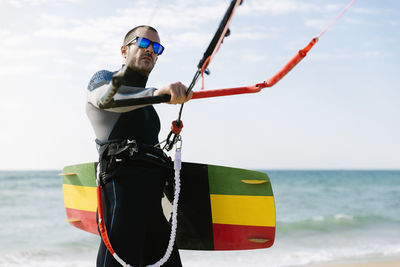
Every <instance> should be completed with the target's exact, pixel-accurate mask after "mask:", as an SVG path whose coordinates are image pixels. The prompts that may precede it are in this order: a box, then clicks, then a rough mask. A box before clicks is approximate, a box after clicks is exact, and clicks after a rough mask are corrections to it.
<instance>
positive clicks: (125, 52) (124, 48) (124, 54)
mask: <svg viewBox="0 0 400 267" xmlns="http://www.w3.org/2000/svg"><path fill="white" fill-rule="evenodd" d="M121 55H122V57H123V58H124V59H126V58H127V57H128V47H127V46H125V45H123V46H121Z"/></svg>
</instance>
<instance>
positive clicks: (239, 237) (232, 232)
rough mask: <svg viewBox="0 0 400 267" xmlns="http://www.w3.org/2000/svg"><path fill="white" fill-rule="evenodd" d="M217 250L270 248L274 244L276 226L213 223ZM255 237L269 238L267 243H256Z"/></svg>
mask: <svg viewBox="0 0 400 267" xmlns="http://www.w3.org/2000/svg"><path fill="white" fill-rule="evenodd" d="M213 232H214V249H215V250H243V249H257V248H269V247H271V246H272V245H273V244H274V239H275V227H266V226H246V225H231V224H218V223H213ZM249 238H250V239H251V238H253V239H269V241H268V242H266V243H255V242H251V241H249Z"/></svg>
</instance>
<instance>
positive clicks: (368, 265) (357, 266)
mask: <svg viewBox="0 0 400 267" xmlns="http://www.w3.org/2000/svg"><path fill="white" fill-rule="evenodd" d="M314 267H400V260H391V259H388V260H377V261H374V260H371V261H365V262H364V261H360V262H353V263H327V264H319V265H315V266H314Z"/></svg>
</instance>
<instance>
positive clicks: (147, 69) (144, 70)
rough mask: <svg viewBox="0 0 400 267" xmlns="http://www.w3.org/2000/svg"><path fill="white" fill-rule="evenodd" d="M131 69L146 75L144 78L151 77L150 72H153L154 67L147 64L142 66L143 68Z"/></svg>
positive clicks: (135, 67)
mask: <svg viewBox="0 0 400 267" xmlns="http://www.w3.org/2000/svg"><path fill="white" fill-rule="evenodd" d="M129 67H130V68H131V69H133V70H134V71H137V72H139V73H140V74H142V75H144V76H149V74H150V72H151V71H152V70H153V67H154V66H153V65H151V64H148V65H147V64H146V65H144V64H143V65H141V66H129Z"/></svg>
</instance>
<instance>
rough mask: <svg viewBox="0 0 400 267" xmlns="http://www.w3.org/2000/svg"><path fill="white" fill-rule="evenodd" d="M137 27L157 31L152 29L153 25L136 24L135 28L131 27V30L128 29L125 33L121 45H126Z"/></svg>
mask: <svg viewBox="0 0 400 267" xmlns="http://www.w3.org/2000/svg"><path fill="white" fill-rule="evenodd" d="M139 28H145V29H148V30H152V31H154V32H155V33H158V32H157V30H156V29H154V28H153V27H151V26H149V25H139V26H136V27H135V28H133V29H132V30H130V31H129V32H128V33H127V34H126V35H125V38H124V43H123V45H127V44H128V42H130V41H131V40H132V39H133V37H134V35H135V33H136V30H137V29H139Z"/></svg>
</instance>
